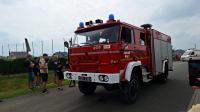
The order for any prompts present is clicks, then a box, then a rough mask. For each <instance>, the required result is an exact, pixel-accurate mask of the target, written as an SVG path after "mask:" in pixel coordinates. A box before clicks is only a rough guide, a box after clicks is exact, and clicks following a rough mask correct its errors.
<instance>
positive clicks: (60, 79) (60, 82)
mask: <svg viewBox="0 0 200 112" xmlns="http://www.w3.org/2000/svg"><path fill="white" fill-rule="evenodd" d="M56 74H57V76H58V83H57V85H58V90H60V91H63V88H62V86H63V80H64V74H63V65H62V64H61V63H60V61H58V63H57V66H56Z"/></svg>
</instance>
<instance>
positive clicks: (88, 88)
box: [78, 81, 97, 95]
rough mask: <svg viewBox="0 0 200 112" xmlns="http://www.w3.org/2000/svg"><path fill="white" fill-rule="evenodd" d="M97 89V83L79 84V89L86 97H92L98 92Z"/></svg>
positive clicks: (80, 82)
mask: <svg viewBox="0 0 200 112" xmlns="http://www.w3.org/2000/svg"><path fill="white" fill-rule="evenodd" d="M96 87H97V85H96V84H95V83H91V82H83V81H79V82H78V88H79V90H80V92H81V93H83V94H85V95H92V94H93V93H94V91H95V90H96Z"/></svg>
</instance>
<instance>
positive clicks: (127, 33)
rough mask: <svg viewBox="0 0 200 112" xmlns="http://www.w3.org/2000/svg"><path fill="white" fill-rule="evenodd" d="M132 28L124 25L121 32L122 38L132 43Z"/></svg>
mask: <svg viewBox="0 0 200 112" xmlns="http://www.w3.org/2000/svg"><path fill="white" fill-rule="evenodd" d="M132 35H133V34H132V30H131V29H129V28H125V27H122V33H121V40H122V41H124V42H125V43H131V42H132Z"/></svg>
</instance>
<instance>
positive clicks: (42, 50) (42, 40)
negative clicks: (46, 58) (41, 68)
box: [42, 40, 44, 54]
mask: <svg viewBox="0 0 200 112" xmlns="http://www.w3.org/2000/svg"><path fill="white" fill-rule="evenodd" d="M43 53H44V49H43V40H42V54H43Z"/></svg>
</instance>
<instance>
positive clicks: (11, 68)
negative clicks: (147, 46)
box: [0, 58, 67, 75]
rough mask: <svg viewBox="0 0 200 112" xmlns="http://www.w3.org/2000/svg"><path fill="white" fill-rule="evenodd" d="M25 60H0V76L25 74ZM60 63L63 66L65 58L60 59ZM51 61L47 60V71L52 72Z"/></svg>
mask: <svg viewBox="0 0 200 112" xmlns="http://www.w3.org/2000/svg"><path fill="white" fill-rule="evenodd" d="M25 60H26V59H25V58H20V59H14V60H4V59H0V74H2V75H6V74H17V73H25V72H26V70H25V67H24V62H25ZM60 61H61V63H62V64H63V65H65V64H66V61H67V59H66V58H60ZM52 69H53V67H52V60H51V59H50V60H49V70H52Z"/></svg>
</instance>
